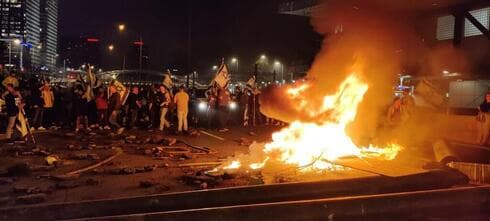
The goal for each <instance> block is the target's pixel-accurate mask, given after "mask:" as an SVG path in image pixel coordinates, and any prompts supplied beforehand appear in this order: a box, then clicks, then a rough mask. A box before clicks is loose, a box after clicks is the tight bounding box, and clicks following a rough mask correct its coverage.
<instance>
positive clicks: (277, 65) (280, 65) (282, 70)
mask: <svg viewBox="0 0 490 221" xmlns="http://www.w3.org/2000/svg"><path fill="white" fill-rule="evenodd" d="M274 66H275V67H279V68H281V82H284V66H283V65H282V63H281V62H279V61H275V62H274Z"/></svg>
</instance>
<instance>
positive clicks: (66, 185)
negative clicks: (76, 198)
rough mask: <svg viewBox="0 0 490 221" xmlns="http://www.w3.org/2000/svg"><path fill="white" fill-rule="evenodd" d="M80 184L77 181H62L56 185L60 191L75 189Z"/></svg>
mask: <svg viewBox="0 0 490 221" xmlns="http://www.w3.org/2000/svg"><path fill="white" fill-rule="evenodd" d="M79 186H80V183H79V182H77V181H62V182H59V183H57V184H56V188H58V189H73V188H76V187H79Z"/></svg>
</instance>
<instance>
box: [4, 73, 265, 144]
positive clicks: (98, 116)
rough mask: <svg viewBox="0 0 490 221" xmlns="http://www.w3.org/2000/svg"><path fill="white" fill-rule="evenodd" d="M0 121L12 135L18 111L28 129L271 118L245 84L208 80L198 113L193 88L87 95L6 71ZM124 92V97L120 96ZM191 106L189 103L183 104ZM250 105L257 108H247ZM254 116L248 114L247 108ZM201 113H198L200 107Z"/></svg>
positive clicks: (104, 89) (184, 126)
mask: <svg viewBox="0 0 490 221" xmlns="http://www.w3.org/2000/svg"><path fill="white" fill-rule="evenodd" d="M2 85H3V86H2V89H1V90H2V91H1V92H2V98H3V100H4V101H5V104H4V105H3V106H4V107H5V108H4V110H2V112H3V113H4V114H3V119H1V121H2V122H7V123H6V124H3V123H2V124H3V125H6V126H5V128H3V129H5V130H6V134H7V136H6V137H7V138H11V137H12V133H13V131H14V124H15V122H16V119H17V116H18V113H19V111H21V112H23V113H24V115H25V116H26V118H27V119H28V122H29V123H30V130H31V131H36V130H38V131H43V130H48V129H50V130H58V129H66V130H73V131H75V132H83V131H85V132H90V131H92V130H112V131H114V132H115V133H122V132H123V131H124V130H125V129H140V130H147V131H150V132H151V131H164V132H167V133H177V134H180V133H182V134H187V133H188V131H189V123H188V122H189V120H190V122H191V124H193V126H196V127H197V126H198V123H199V124H200V126H204V127H207V128H209V129H217V130H219V131H220V132H226V131H228V126H229V125H230V123H233V124H237V125H238V124H239V125H243V126H247V125H250V124H255V123H257V124H259V123H272V122H270V121H269V120H266V118H265V117H264V116H263V115H260V113H259V111H258V105H259V103H258V98H257V94H254V93H253V92H252V91H251V90H248V89H246V88H243V89H241V88H240V87H236V88H235V89H234V90H233V91H234V93H231V92H230V90H229V89H228V88H220V87H218V86H212V87H210V88H208V89H207V90H206V92H205V98H203V99H206V102H205V103H206V109H205V112H206V113H205V116H204V117H202V118H201V119H198V115H199V113H198V112H199V111H201V112H202V110H199V108H197V105H198V104H197V103H196V102H197V101H196V99H197V98H196V96H197V93H196V91H197V89H194V88H191V89H188V88H186V87H184V86H174V87H172V88H168V87H167V86H165V85H164V84H155V85H152V86H130V87H127V89H128V91H129V93H128V94H127V95H122V94H120V93H119V92H118V90H117V88H116V86H114V85H111V84H109V85H101V86H100V87H97V88H93V89H92V90H93V94H94V99H87V91H86V89H85V88H84V87H83V85H80V84H78V83H77V82H72V83H64V84H61V83H56V84H53V83H51V82H50V81H49V80H48V79H43V78H30V79H22V78H19V77H18V76H15V74H9V75H8V76H6V77H4V79H2ZM123 96H124V97H123ZM190 105H191V106H192V107H189V106H190ZM252 108H256V110H257V111H251V109H252ZM254 113H255V114H256V116H255V117H254V116H251V115H252V114H254ZM201 114H202V113H201Z"/></svg>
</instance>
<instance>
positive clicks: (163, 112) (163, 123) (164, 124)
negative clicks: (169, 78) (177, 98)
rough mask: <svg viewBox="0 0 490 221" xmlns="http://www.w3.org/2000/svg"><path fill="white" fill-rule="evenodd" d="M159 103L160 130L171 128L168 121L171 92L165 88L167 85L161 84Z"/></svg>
mask: <svg viewBox="0 0 490 221" xmlns="http://www.w3.org/2000/svg"><path fill="white" fill-rule="evenodd" d="M158 99H159V102H158V103H159V104H160V127H159V129H160V131H163V129H165V128H170V123H169V122H168V121H167V112H168V109H169V107H170V102H171V98H170V92H169V91H168V90H167V88H165V86H163V85H161V86H160V93H159V94H158Z"/></svg>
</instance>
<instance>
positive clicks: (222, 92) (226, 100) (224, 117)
mask: <svg viewBox="0 0 490 221" xmlns="http://www.w3.org/2000/svg"><path fill="white" fill-rule="evenodd" d="M230 100H231V96H230V91H228V89H227V88H219V89H218V119H219V124H220V128H219V132H226V131H228V128H226V126H227V123H228V113H229V111H228V110H229V104H230Z"/></svg>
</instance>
